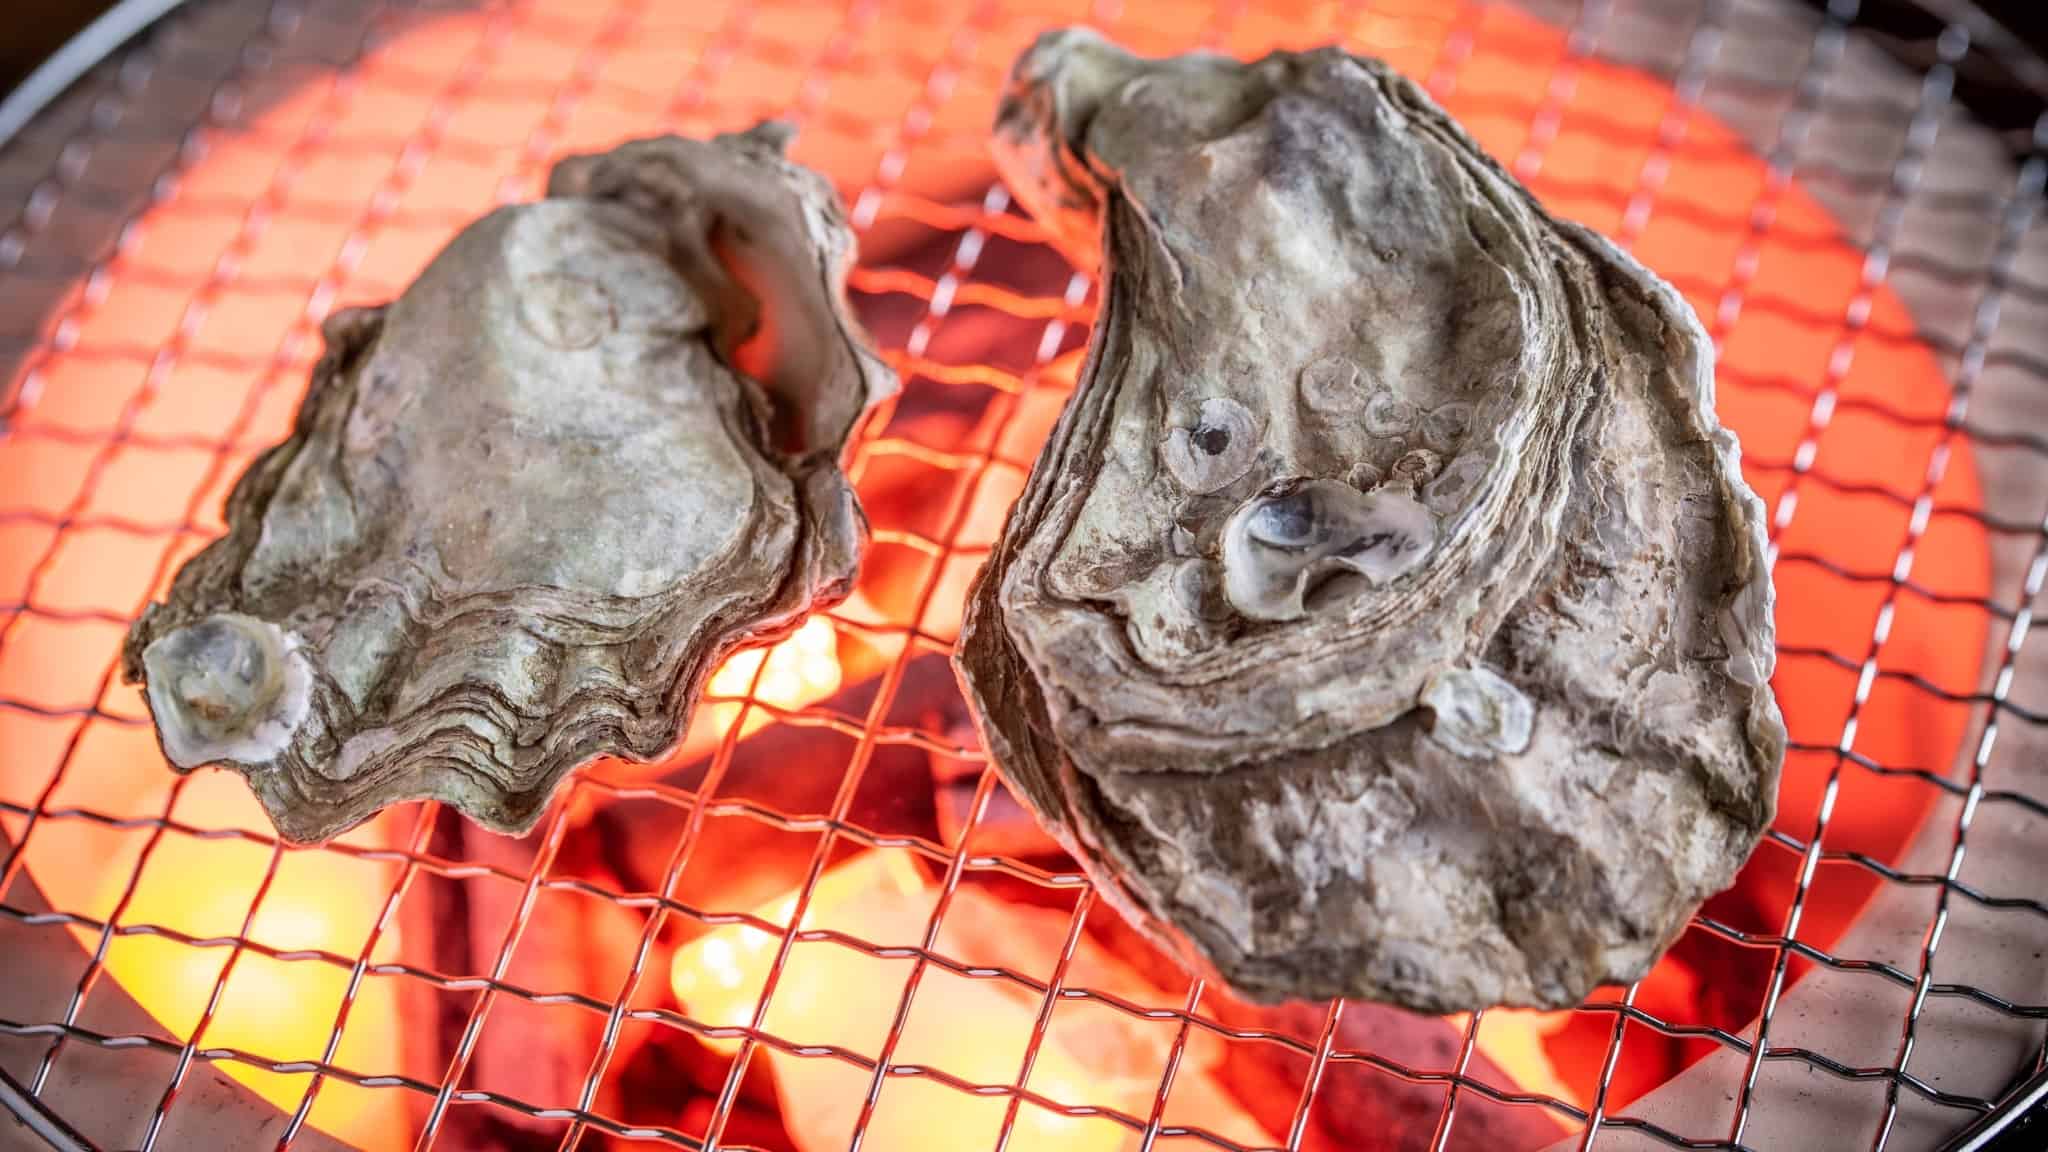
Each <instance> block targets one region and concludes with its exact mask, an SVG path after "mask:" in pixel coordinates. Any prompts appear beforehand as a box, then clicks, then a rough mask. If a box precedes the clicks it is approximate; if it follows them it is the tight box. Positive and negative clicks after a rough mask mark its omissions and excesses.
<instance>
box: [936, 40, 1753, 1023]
mask: <svg viewBox="0 0 2048 1152" xmlns="http://www.w3.org/2000/svg"><path fill="white" fill-rule="evenodd" d="M996 150H997V157H998V162H999V164H1000V165H1001V166H1002V168H1003V171H1004V173H1005V175H1006V177H1007V178H1008V180H1009V181H1010V183H1011V185H1012V187H1013V188H1014V189H1015V191H1016V193H1017V195H1018V197H1019V199H1020V200H1021V201H1022V202H1023V203H1024V204H1025V205H1026V206H1027V207H1028V208H1030V209H1031V211H1032V212H1033V213H1034V214H1035V215H1036V216H1037V217H1038V218H1039V219H1040V220H1042V221H1043V222H1045V223H1046V224H1047V225H1048V226H1050V227H1051V228H1052V229H1053V231H1054V232H1055V233H1056V234H1057V235H1058V236H1059V237H1060V239H1061V241H1062V245H1063V247H1064V249H1065V250H1066V251H1067V252H1068V253H1069V255H1070V257H1071V258H1072V259H1073V260H1075V261H1076V263H1078V264H1080V265H1082V266H1084V267H1093V266H1097V265H1099V267H1100V271H1101V274H1102V276H1103V290H1102V300H1103V303H1102V308H1101V313H1100V317H1099V319H1098V321H1097V325H1096V330H1095V332H1094V336H1093V340H1092V344H1091V346H1090V349H1089V353H1088V358H1087V362H1086V364H1085V366H1084V368H1083V370H1082V375H1081V381H1080V386H1079V388H1078V390H1077V391H1076V393H1075V395H1074V397H1073V399H1072V401H1071V402H1070V403H1069V405H1068V407H1067V409H1066V411H1065V412H1064V414H1063V416H1062V418H1061V420H1060V422H1059V424H1058V426H1057V428H1056V429H1055V431H1054V433H1053V436H1052V439H1051V440H1050V442H1049V443H1048V444H1047V446H1046V447H1045V449H1044V452H1043V454H1042V455H1041V456H1040V458H1039V461H1038V464H1037V466H1036V468H1035V469H1034V471H1033V473H1032V476H1031V479H1030V481H1029V483H1028V484H1027V486H1026V488H1025V491H1024V493H1023V495H1022V496H1021V498H1020V499H1019V500H1018V502H1017V505H1016V507H1015V509H1014V510H1013V512H1012V513H1011V517H1010V520H1009V522H1008V524H1007V526H1006V528H1005V530H1004V533H1003V536H1002V538H1001V540H1000V542H999V544H998V546H997V548H996V549H995V551H994V553H993V555H992V557H991V559H990V561H989V563H988V564H987V566H986V567H985V569H984V570H983V572H982V574H981V576H980V579H979V581H978V583H977V584H976V585H975V587H974V589H973V591H972V592H971V593H970V603H969V606H968V611H967V617H966V622H965V628H964V631H963V633H962V636H961V640H960V645H959V650H958V656H957V660H956V663H957V667H958V670H959V673H960V677H961V681H962V684H963V686H964V689H965V691H966V693H967V696H968V698H969V701H970V703H971V705H972V706H973V708H974V710H975V712H976V715H977V720H978V722H979V725H980V728H981V732H982V735H983V738H984V742H985V744H986V746H987V749H988V752H989V754H990V756H991V757H992V759H993V760H994V761H995V763H996V764H997V765H998V766H999V767H1000V768H1001V770H1002V771H1003V773H1004V774H1005V776H1006V778H1007V779H1008V780H1009V781H1010V783H1011V784H1012V785H1013V786H1014V787H1015V788H1016V790H1017V791H1018V792H1019V793H1020V794H1021V795H1022V796H1024V797H1025V798H1026V799H1027V800H1028V801H1029V803H1030V804H1031V805H1032V806H1033V807H1034V808H1035V809H1036V811H1037V812H1038V814H1039V815H1040V817H1041V818H1042V819H1043V820H1044V821H1045V823H1046V824H1047V826H1048V827H1050V828H1051V829H1052V830H1053V832H1054V833H1055V834H1056V835H1057V836H1059V837H1060V838H1061V840H1062V841H1063V843H1065V844H1066V846H1067V847H1068V848H1069V849H1070V850H1071V851H1072V852H1073V853H1074V855H1075V856H1076V857H1077V858H1078V859H1079V860H1080V861H1081V862H1082V864H1083V866H1084V867H1085V868H1087V870H1088V871H1089V873H1090V875H1091V876H1092V877H1093V878H1094V879H1095V880H1096V882H1097V883H1098V884H1099V885H1100V887H1101V889H1102V891H1103V892H1104V893H1105V894H1106V895H1107V896H1108V897H1109V898H1110V899H1111V900H1112V901H1114V902H1115V903H1116V904H1117V906H1118V907H1119V908H1120V909H1121V910H1122V911H1123V912H1124V913H1125V914H1126V915H1127V916H1129V917H1131V918H1132V919H1133V920H1134V921H1135V922H1136V923H1137V924H1139V925H1140V926H1141V927H1143V928H1144V929H1146V930H1147V931H1148V932H1149V933H1150V934H1152V935H1153V936H1154V937H1155V938H1157V939H1158V940H1159V941H1161V942H1162V943H1163V944H1165V945H1166V946H1167V947H1169V948H1171V949H1173V950H1174V951H1175V952H1176V953H1177V954H1178V955H1180V956H1181V957H1182V958H1183V959H1184V961H1185V962H1187V963H1188V964H1189V965H1190V966H1191V967H1193V968H1195V969H1197V970H1200V971H1206V972H1209V973H1212V974H1214V975H1216V976H1219V977H1221V978H1222V979H1223V980H1225V981H1227V982H1228V983H1229V985H1230V986H1232V987H1233V988H1235V989H1236V990H1238V991H1239V992H1240V993H1242V994H1245V995H1248V996H1251V997H1255V998H1259V999H1265V1000H1275V999H1285V998H1297V997H1299V998H1320V997H1326V996H1354V997H1365V998H1371V999H1377V1000H1384V1001H1389V1002H1393V1003H1397V1004H1402V1005H1406V1006H1408V1007H1411V1008H1415V1009H1419V1010H1426V1011H1435V1012H1444V1011H1457V1010H1465V1009H1472V1008H1479V1007H1484V1006H1489V1005H1497V1004H1518V1005H1535V1006H1544V1007H1557V1006H1563V1005H1568V1004H1571V1003H1574V1002H1576V1001H1578V1000H1579V999H1581V998H1582V997H1583V996H1584V995H1585V994H1586V993H1587V992H1588V991H1589V990H1590V989H1592V988H1593V987H1594V986H1595V985H1598V984H1601V983H1604V982H1609V981H1627V980H1632V979H1635V978H1637V977H1640V976H1642V975H1643V974H1644V973H1645V972H1646V971H1647V970H1648V968H1649V967H1650V965H1651V964H1652V963H1653V962H1654V961H1655V960H1656V958H1657V957H1658V955H1659V954H1660V953H1661V952H1662V951H1663V949H1664V948H1665V947H1666V946H1667V945H1668V944H1669V943H1670V942H1671V941H1672V939H1673V938H1674V937H1675V936H1676V935H1677V934H1678V933H1679V932H1680V931H1681V930H1682V929H1683V928H1684V926H1685V924H1686V921H1687V918H1688V916H1689V915H1690V913H1691V912H1692V910H1693V909H1694V908H1695V907H1696V905H1697V904H1698V902H1699V901H1700V900H1701V899H1703V898H1704V897H1706V896H1707V895H1709V894H1711V893H1713V892H1715V891H1717V890H1719V889H1721V888H1723V887H1725V886H1726V885H1727V884H1728V883H1729V882H1730V881H1731V880H1732V879H1733V877H1734V875H1735V872H1736V870H1737V869H1738V868H1739V867H1740V866H1741V864H1742V862H1743V860H1744V859H1745V858H1746V857H1747V856H1748V854H1749V852H1750V850H1751V848H1752V847H1754V845H1755V843H1756V841H1757V838H1758V836H1759V835H1760V833H1761V831H1762V829H1763V828H1764V827H1765V826H1766V825H1767V824H1768V823H1769V820H1770V818H1771V813H1772V806H1773V802H1774V798H1775V794H1776V788H1777V777H1778V770H1779V765H1780V762H1781V760H1782V758H1783V752H1784V741H1785V734H1784V727H1783V723H1782V720H1781V719H1780V717H1779V714H1778V710H1777V707H1776V704H1775V703H1774V701H1773V698H1772V695H1771V691H1770V688H1769V686H1768V682H1769V678H1770V675H1771V669H1772V664H1773V659H1774V642H1773V629H1772V618H1771V609H1772V592H1771V584H1770V573H1769V569H1768V566H1767V563H1766V559H1765V535H1764V520H1763V511H1762V506H1761V504H1760V502H1759V501H1758V499H1757V497H1756V496H1755V494H1754V493H1752V492H1751V491H1750V489H1749V488H1748V487H1747V486H1746V485H1745V484H1744V483H1743V480H1742V476H1741V471H1740V468H1739V458H1738V457H1739V450H1738V447H1737V444H1736V441H1735V438H1734V436H1733V435H1732V434H1730V433H1729V432H1728V431H1727V430H1726V429H1723V428H1722V427H1721V426H1720V425H1719V423H1718V422H1717V421H1716V419H1715V416H1714V392H1713V356H1712V346H1711V344H1710V342H1709V341H1708V339H1707V337H1706V334H1705V333H1704V332H1703V331H1702V329H1701V327H1700V325H1699V323H1698V321H1697V320H1696V319H1695V318H1694V317H1693V315H1692V313H1691V312H1690V310H1689V309H1688V308H1687V307H1686V305H1685V304H1684V302H1683V301H1682V300H1681V299H1680V298H1679V297H1678V295H1677V294H1676V293H1675V292H1673V291H1672V289H1671V288H1670V287H1669V286H1667V285H1665V284H1664V283H1663V282H1661V281H1660V280H1658V279H1657V278H1656V277H1655V276H1653V275H1651V274H1650V273H1649V272H1647V271H1646V270H1644V269H1643V268H1642V267H1641V266H1640V265H1638V264H1637V263H1636V262H1635V261H1634V260H1632V259H1631V258H1629V257H1628V256H1627V255H1626V254H1624V253H1622V252H1621V251H1619V250H1618V249H1616V248H1615V247H1614V246H1613V245H1611V244H1609V243H1608V242H1606V241H1605V240H1603V239H1601V238H1600V237H1599V236H1597V235H1595V234H1593V233H1591V232H1589V231H1587V230H1585V229H1583V228H1580V227H1577V226H1575V225H1572V224H1570V223H1567V222H1564V221H1560V220H1556V219H1554V218H1552V217H1551V216H1549V215H1548V214H1547V213H1545V212H1544V211H1543V209H1542V208H1541V207H1540V206H1539V205H1538V204H1537V203H1536V201H1535V200H1534V199H1533V198H1532V197H1531V196H1530V194H1529V193H1528V192H1527V191H1526V190H1525V189H1523V188H1522V187H1521V186H1520V185H1519V184H1517V183H1516V182H1515V181H1514V180H1513V179H1512V178H1511V177H1509V176H1508V174H1507V173H1505V172H1504V171H1503V170H1502V169H1501V168H1500V167H1499V166H1498V165H1497V164H1495V163H1494V162H1493V161H1491V160H1490V159H1489V158H1487V157H1486V156H1485V155H1484V154H1482V153H1481V152H1480V150H1479V149H1478V148H1477V147H1476V146H1475V145H1474V144H1473V142H1472V140H1471V139H1470V138H1469V137H1468V136H1467V135H1466V134H1465V133H1464V132H1463V131H1462V130H1460V129H1459V127H1458V126H1457V125H1456V124H1455V123H1453V122H1452V121H1451V120H1450V119H1449V118H1448V117H1447V116H1446V115H1445V114H1444V112H1443V111H1442V110H1441V109H1439V108H1438V107H1437V106H1436V105H1435V104H1434V103H1432V102H1431V101H1430V99H1429V98H1428V97H1427V96H1426V95H1425V94H1424V93H1423V92H1422V91H1421V90H1420V89H1419V88H1417V87H1416V86H1415V85H1414V84H1412V83H1410V82H1409V81H1408V80H1406V79H1404V78H1402V77H1401V76H1399V75H1396V74H1395V73H1393V72H1392V71H1390V70H1389V69H1388V68H1386V66H1384V65H1383V64H1381V63H1379V62H1377V61H1374V60H1370V59H1364V58H1360V57H1356V56H1351V55H1348V54H1346V53H1344V52H1342V51H1339V50H1337V49H1334V48H1328V49H1322V50H1318V51H1312V52H1304V53H1291V52H1281V53H1275V54H1273V55H1270V56H1267V57H1265V58H1264V59H1261V60H1258V61H1254V62H1250V63H1242V62H1238V61H1235V60H1230V59H1225V58H1221V57H1215V56H1206V55H1198V56H1188V57H1181V58H1176V59H1169V60H1145V59H1140V58H1137V57H1134V56H1132V55H1130V54H1128V53H1126V52H1124V51H1122V50H1121V49H1119V48H1117V47H1116V46H1114V45H1113V44H1110V43H1108V42H1106V41H1104V40H1103V39H1101V38H1100V37H1099V36H1097V35H1095V34H1094V33H1092V32H1087V31H1081V30H1063V31H1055V32H1051V33H1048V34H1047V35H1045V36H1044V37H1042V38H1041V39H1040V40H1039V41H1038V42H1037V43H1036V44H1035V45H1034V46H1033V47H1032V48H1031V49H1030V50H1029V51H1028V52H1026V53H1025V55H1024V56H1023V57H1022V58H1021V59H1020V60H1019V61H1018V63H1017V65H1016V68H1015V70H1014V72H1013V74H1012V77H1011V81H1010V85H1009V89H1008V92H1007V93H1006V95H1005V98H1004V100H1003V105H1002V110H1001V113H1000V120H999V123H998V125H997V141H996Z"/></svg>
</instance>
